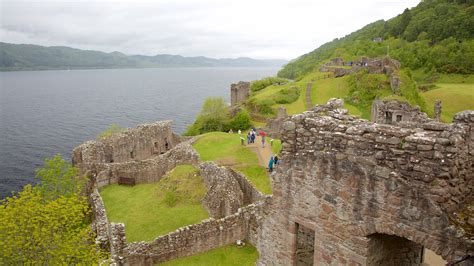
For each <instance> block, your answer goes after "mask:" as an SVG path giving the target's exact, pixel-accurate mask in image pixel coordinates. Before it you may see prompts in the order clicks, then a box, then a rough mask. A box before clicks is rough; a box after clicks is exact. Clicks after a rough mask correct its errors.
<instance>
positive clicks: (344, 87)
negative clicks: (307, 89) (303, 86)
mask: <svg viewBox="0 0 474 266" xmlns="http://www.w3.org/2000/svg"><path fill="white" fill-rule="evenodd" d="M348 78H349V77H348V76H345V77H341V78H327V79H320V80H315V81H314V82H313V88H312V91H311V99H312V101H313V104H326V103H327V101H328V100H329V99H330V98H341V99H344V98H345V97H346V96H347V95H348V94H349V84H348V83H347V79H348ZM344 108H346V109H347V110H349V113H350V114H351V115H356V116H362V112H361V111H360V110H359V109H358V108H357V107H355V106H353V105H350V104H348V103H346V102H344ZM369 112H370V111H369ZM364 116H367V115H364ZM369 117H370V114H369ZM364 118H367V117H364Z"/></svg>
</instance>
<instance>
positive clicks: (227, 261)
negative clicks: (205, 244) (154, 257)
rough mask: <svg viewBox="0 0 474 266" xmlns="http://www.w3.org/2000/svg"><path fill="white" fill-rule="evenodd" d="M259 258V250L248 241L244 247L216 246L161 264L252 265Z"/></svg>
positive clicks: (176, 265) (179, 265)
mask: <svg viewBox="0 0 474 266" xmlns="http://www.w3.org/2000/svg"><path fill="white" fill-rule="evenodd" d="M257 259H258V252H257V250H256V249H255V248H254V247H253V246H252V245H250V244H248V243H247V245H245V246H244V247H237V246H236V245H229V246H225V247H221V248H216V249H213V250H210V251H207V252H205V253H201V254H197V255H194V256H189V257H184V258H179V259H175V260H171V261H167V262H165V263H162V264H160V265H166V266H181V265H182V266H184V265H195V266H207V265H212V266H250V265H255V262H256V261H257Z"/></svg>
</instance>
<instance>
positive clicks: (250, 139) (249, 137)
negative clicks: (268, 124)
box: [247, 128, 266, 148]
mask: <svg viewBox="0 0 474 266" xmlns="http://www.w3.org/2000/svg"><path fill="white" fill-rule="evenodd" d="M259 135H260V136H261V137H262V148H265V135H266V134H265V132H264V131H260V133H259ZM256 138H257V131H256V130H255V128H252V130H250V131H249V133H247V145H248V144H251V143H255V139H256Z"/></svg>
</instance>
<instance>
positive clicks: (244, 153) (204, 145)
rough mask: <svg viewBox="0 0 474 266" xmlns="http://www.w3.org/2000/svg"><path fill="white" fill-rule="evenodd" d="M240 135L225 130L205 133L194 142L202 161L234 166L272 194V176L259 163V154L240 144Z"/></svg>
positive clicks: (261, 190) (256, 184)
mask: <svg viewBox="0 0 474 266" xmlns="http://www.w3.org/2000/svg"><path fill="white" fill-rule="evenodd" d="M240 136H242V137H246V136H245V135H243V134H242V135H238V134H229V133H223V132H210V133H206V134H203V135H201V136H200V137H199V139H198V140H197V141H196V142H195V143H194V144H193V147H194V149H196V151H197V152H198V153H199V155H200V157H201V160H202V161H214V162H216V163H217V164H219V165H222V166H228V167H232V168H234V169H235V170H237V171H240V172H242V173H243V174H244V175H245V176H247V178H248V179H249V181H250V182H251V183H252V184H253V185H254V186H255V187H256V188H257V189H258V190H259V191H260V192H262V193H265V194H271V193H272V192H271V184H270V178H269V177H268V174H267V171H266V169H265V168H264V167H262V166H260V165H259V161H258V157H257V155H256V154H255V153H254V152H253V151H251V150H250V149H248V148H246V147H245V146H242V145H241V144H240Z"/></svg>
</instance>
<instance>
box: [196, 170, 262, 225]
mask: <svg viewBox="0 0 474 266" xmlns="http://www.w3.org/2000/svg"><path fill="white" fill-rule="evenodd" d="M199 169H200V171H201V176H202V177H203V179H204V182H205V183H206V185H207V187H208V190H207V192H206V195H205V196H204V199H203V206H204V207H205V208H206V209H207V210H208V211H209V213H210V215H211V216H212V217H213V218H222V217H225V216H228V215H230V214H233V213H236V212H237V210H238V209H239V208H240V207H242V206H245V205H248V204H251V203H253V202H255V201H257V200H261V199H262V198H263V195H262V194H261V193H260V192H259V191H257V190H256V189H255V188H254V187H253V186H252V184H250V182H249V181H248V180H247V178H246V177H245V176H243V175H242V174H240V173H238V172H235V171H234V170H232V169H229V168H225V167H219V166H218V165H217V164H215V163H213V162H205V163H201V164H200V165H199Z"/></svg>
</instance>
